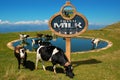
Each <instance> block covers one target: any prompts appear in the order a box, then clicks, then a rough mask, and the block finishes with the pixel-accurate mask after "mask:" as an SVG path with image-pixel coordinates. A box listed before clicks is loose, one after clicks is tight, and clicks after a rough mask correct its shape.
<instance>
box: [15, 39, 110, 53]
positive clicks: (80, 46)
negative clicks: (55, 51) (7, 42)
mask: <svg viewBox="0 0 120 80" xmlns="http://www.w3.org/2000/svg"><path fill="white" fill-rule="evenodd" d="M32 39H35V38H28V39H27V40H26V42H27V45H26V46H25V48H26V49H28V50H29V51H33V48H34V49H37V48H38V47H39V46H38V45H34V46H33V48H32ZM49 42H50V43H51V44H52V45H54V46H57V47H59V48H61V49H63V51H65V40H64V39H63V38H57V39H56V40H50V41H49ZM20 44H21V41H17V42H14V43H13V46H14V47H15V46H17V45H20ZM107 45H108V43H107V42H105V41H100V43H99V44H98V46H97V47H96V49H100V48H104V47H106V46H107ZM92 49H94V48H93V45H92V43H91V39H86V38H71V52H82V51H89V50H92Z"/></svg>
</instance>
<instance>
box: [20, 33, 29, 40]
mask: <svg viewBox="0 0 120 80" xmlns="http://www.w3.org/2000/svg"><path fill="white" fill-rule="evenodd" d="M19 36H20V40H26V39H27V38H28V37H29V35H26V34H19Z"/></svg>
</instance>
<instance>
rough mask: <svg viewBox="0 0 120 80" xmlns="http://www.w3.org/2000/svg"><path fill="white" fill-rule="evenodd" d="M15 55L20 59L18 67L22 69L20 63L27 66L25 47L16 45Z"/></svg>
mask: <svg viewBox="0 0 120 80" xmlns="http://www.w3.org/2000/svg"><path fill="white" fill-rule="evenodd" d="M14 55H15V57H16V58H17V60H18V69H20V64H22V65H23V66H24V67H25V66H26V60H27V53H26V52H25V48H24V47H21V46H17V47H15V50H14Z"/></svg>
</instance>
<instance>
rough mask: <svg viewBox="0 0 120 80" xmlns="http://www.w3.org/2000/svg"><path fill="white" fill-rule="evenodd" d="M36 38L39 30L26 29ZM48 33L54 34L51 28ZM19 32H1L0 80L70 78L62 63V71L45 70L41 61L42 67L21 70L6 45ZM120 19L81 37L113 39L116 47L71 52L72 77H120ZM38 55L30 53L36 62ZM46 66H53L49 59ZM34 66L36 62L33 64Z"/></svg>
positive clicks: (97, 79) (114, 79) (96, 79)
mask: <svg viewBox="0 0 120 80" xmlns="http://www.w3.org/2000/svg"><path fill="white" fill-rule="evenodd" d="M22 33H26V34H29V35H30V36H32V37H34V36H35V35H36V33H37V32H22ZM41 33H44V34H47V33H49V34H51V32H50V31H42V32H41ZM18 35H19V33H18V32H17V33H5V34H0V80H70V78H69V77H67V76H66V75H65V74H63V73H61V72H60V70H62V67H61V66H58V68H57V70H58V73H57V74H54V73H53V71H50V70H47V71H43V69H42V66H41V64H40V63H39V65H38V67H39V69H38V70H32V71H31V70H30V69H28V68H27V69H24V68H22V69H21V70H18V69H17V60H16V58H15V57H14V55H13V51H12V50H10V49H9V48H8V47H7V46H6V44H7V43H8V42H10V41H12V40H15V39H19V36H18ZM119 35H120V22H119V23H115V24H113V25H109V26H107V27H106V28H104V29H101V30H90V31H86V32H85V33H83V34H82V35H81V36H89V37H99V38H103V39H107V40H109V41H111V42H113V46H112V47H111V48H109V49H107V50H104V51H100V52H88V53H84V54H79V52H78V54H71V60H72V65H73V67H74V73H75V77H74V78H73V79H72V80H120V76H119V75H120V38H119ZM35 56H36V55H35V54H34V53H32V54H28V60H29V61H30V62H32V63H35ZM45 65H46V67H47V66H49V67H50V66H52V64H51V63H50V62H45ZM31 66H33V65H31Z"/></svg>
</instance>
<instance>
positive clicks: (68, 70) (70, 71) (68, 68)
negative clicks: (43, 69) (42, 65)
mask: <svg viewBox="0 0 120 80" xmlns="http://www.w3.org/2000/svg"><path fill="white" fill-rule="evenodd" d="M65 71H66V76H69V77H70V78H73V77H74V73H73V67H72V65H68V66H65Z"/></svg>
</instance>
